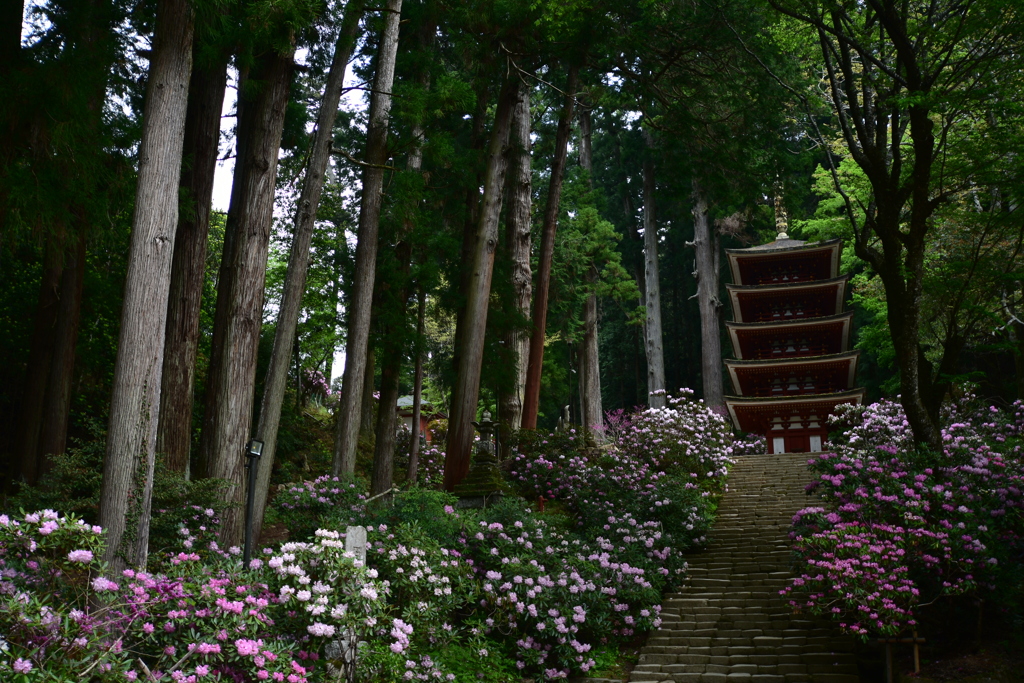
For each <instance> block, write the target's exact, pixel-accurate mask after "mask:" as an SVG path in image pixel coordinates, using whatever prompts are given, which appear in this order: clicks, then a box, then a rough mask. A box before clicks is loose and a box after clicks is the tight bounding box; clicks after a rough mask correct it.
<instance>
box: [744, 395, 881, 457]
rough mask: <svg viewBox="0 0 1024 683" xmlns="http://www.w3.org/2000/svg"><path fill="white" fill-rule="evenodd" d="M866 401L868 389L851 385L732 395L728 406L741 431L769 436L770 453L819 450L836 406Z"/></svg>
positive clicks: (858, 403)
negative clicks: (826, 390) (808, 392)
mask: <svg viewBox="0 0 1024 683" xmlns="http://www.w3.org/2000/svg"><path fill="white" fill-rule="evenodd" d="M863 402H864V389H851V390H849V391H841V392H835V393H831V394H820V395H816V396H788V397H776V398H761V397H753V396H752V397H745V396H729V397H727V398H726V400H725V406H726V408H727V409H728V411H729V416H730V417H732V421H733V424H735V425H736V426H737V427H738V428H739V429H740V430H741V431H744V432H752V433H754V434H763V435H764V436H765V438H766V439H767V440H768V452H769V453H815V452H818V451H820V450H821V447H822V443H824V441H825V439H826V438H827V437H828V416H829V415H831V414H832V413H833V412H835V410H836V407H837V406H840V405H842V404H844V403H853V404H854V405H860V404H861V403H863Z"/></svg>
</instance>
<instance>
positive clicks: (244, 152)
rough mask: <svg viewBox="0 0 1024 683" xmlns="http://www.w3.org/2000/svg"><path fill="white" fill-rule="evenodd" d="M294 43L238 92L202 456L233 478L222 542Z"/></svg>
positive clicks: (251, 375) (237, 466)
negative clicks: (234, 155) (234, 151)
mask: <svg viewBox="0 0 1024 683" xmlns="http://www.w3.org/2000/svg"><path fill="white" fill-rule="evenodd" d="M293 54H294V42H292V43H290V47H289V48H288V49H286V51H285V52H283V53H282V52H278V51H277V50H276V49H270V50H268V51H267V52H266V53H264V54H263V55H260V56H259V57H258V59H257V62H256V64H255V65H254V67H253V69H252V71H251V72H250V73H247V74H243V76H242V78H241V83H240V87H239V92H240V93H242V94H243V95H244V94H245V93H247V92H255V95H254V96H253V97H252V99H244V98H240V99H239V104H238V156H237V158H236V160H235V175H234V179H233V181H232V186H231V205H230V207H229V209H228V219H227V226H226V229H225V237H224V256H223V259H222V261H221V267H220V278H219V282H218V287H217V312H216V317H215V319H214V328H213V342H212V350H211V354H210V370H209V379H208V383H207V389H206V413H205V416H204V423H203V434H202V439H201V441H200V446H199V447H200V457H201V458H202V459H203V460H205V462H206V463H207V467H208V470H207V474H208V476H210V477H215V478H217V479H224V480H226V481H227V482H229V484H230V488H229V489H228V490H227V492H226V493H225V497H226V498H227V500H228V502H231V503H236V504H237V506H236V507H232V508H230V509H228V510H227V511H226V512H225V513H224V515H223V519H222V526H221V532H220V539H221V543H222V544H223V545H225V546H230V545H238V544H239V543H240V542H241V540H242V535H243V531H244V528H243V527H244V522H245V515H244V510H243V507H242V505H241V503H242V501H243V500H244V497H245V488H244V485H243V472H244V460H245V458H244V456H243V454H244V449H245V445H246V442H247V441H248V440H249V437H250V429H251V427H252V408H253V401H254V393H255V389H256V387H255V384H256V355H257V351H258V348H259V341H260V331H261V328H262V324H263V291H264V280H265V277H266V272H267V252H268V249H269V247H270V228H271V224H272V221H273V210H274V188H275V185H276V179H277V158H278V150H279V148H280V146H281V134H282V131H283V129H284V117H285V110H286V108H287V105H288V88H289V85H290V82H291V72H292V58H293Z"/></svg>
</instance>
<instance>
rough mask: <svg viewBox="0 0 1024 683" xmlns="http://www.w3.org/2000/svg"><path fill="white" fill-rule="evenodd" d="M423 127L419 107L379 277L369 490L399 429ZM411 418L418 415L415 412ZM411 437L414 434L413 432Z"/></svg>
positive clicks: (430, 23) (389, 468) (424, 79)
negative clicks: (388, 266)
mask: <svg viewBox="0 0 1024 683" xmlns="http://www.w3.org/2000/svg"><path fill="white" fill-rule="evenodd" d="M436 27H437V22H436V21H435V20H434V17H433V15H432V14H431V15H430V16H428V18H427V20H425V21H423V22H422V23H421V25H420V27H419V30H418V34H419V45H418V46H417V47H420V48H422V49H424V50H429V49H430V47H431V46H432V45H433V43H434V36H435V34H436V33H437V30H436ZM418 80H419V88H420V89H421V91H422V92H426V91H427V90H428V89H429V87H430V70H429V69H427V68H423V69H422V71H421V73H420V76H419V79H418ZM425 132H426V131H425V130H424V127H423V113H422V112H420V111H418V112H416V113H415V114H414V119H413V121H412V130H411V137H412V141H411V143H410V144H411V145H412V146H411V148H410V150H409V157H408V160H407V162H406V171H407V173H408V174H409V176H410V177H411V178H412V181H413V183H414V184H415V187H416V190H415V191H414V192H413V193H412V194H413V196H411V197H406V198H405V201H402V202H400V204H401V208H400V212H401V216H400V228H399V233H398V235H397V237H396V238H395V241H396V244H395V248H394V250H393V254H394V257H395V261H396V262H397V263H396V265H397V266H398V268H397V273H396V277H394V278H393V281H392V282H390V283H388V284H387V286H384V285H385V283H384V282H383V281H381V282H380V285H381V287H380V289H381V293H382V299H384V298H385V297H384V296H383V295H384V294H387V295H389V296H387V297H386V298H387V299H388V301H382V302H381V303H382V305H389V306H390V308H392V314H391V315H389V316H386V322H384V324H383V325H382V327H383V330H382V334H381V337H382V345H383V354H384V358H387V359H388V360H387V362H386V363H384V364H383V365H382V367H381V372H380V402H379V403H378V406H377V432H376V439H375V440H374V445H373V472H372V474H371V476H370V495H377V494H379V493H383V492H385V491H387V490H388V489H390V488H391V486H392V484H393V483H394V471H395V447H396V441H397V434H398V394H399V391H400V389H401V380H402V358H403V356H404V355H405V354H404V351H405V345H406V338H407V334H406V321H405V317H406V312H407V309H408V304H409V297H410V296H412V281H411V280H410V277H409V273H410V271H411V269H412V240H413V235H412V233H413V230H414V229H415V227H416V214H417V209H418V205H419V203H420V198H421V196H422V191H420V190H419V185H420V183H422V181H423V180H424V178H423V176H422V175H421V170H422V168H423V137H424V135H425ZM389 279H391V278H389ZM421 381H422V378H421ZM414 412H415V411H414ZM414 419H418V418H417V417H416V416H415V415H414ZM413 439H414V440H415V439H416V435H415V434H414V435H413Z"/></svg>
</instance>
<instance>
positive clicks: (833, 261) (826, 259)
mask: <svg viewBox="0 0 1024 683" xmlns="http://www.w3.org/2000/svg"><path fill="white" fill-rule="evenodd" d="M842 245H843V241H842V240H841V239H834V240H823V241H821V242H804V241H802V240H794V239H789V238H784V239H777V240H775V241H773V242H769V243H768V244H761V245H758V246H755V247H746V248H744V249H726V250H725V254H726V257H727V258H728V259H729V268H730V270H731V271H732V280H733V282H734V283H736V284H739V285H743V284H747V285H756V284H759V283H758V282H754V281H753V280H754V279H755V278H754V277H753V273H750V272H747V273H746V275H747V278H746V279H747V281H746V282H744V277H743V276H744V271H749V266H750V265H752V264H768V263H772V262H785V261H790V260H793V259H794V258H797V259H799V260H801V261H804V260H806V259H808V258H810V259H811V260H817V259H816V258H815V257H817V258H818V259H820V260H822V261H823V262H822V263H820V264H819V267H818V268H817V269H816V271H815V272H814V273H811V274H810V275H809V276H808V278H807V279H810V280H826V279H831V278H834V277H836V274H837V273H838V272H839V256H840V254H841V252H842ZM804 281H806V280H804Z"/></svg>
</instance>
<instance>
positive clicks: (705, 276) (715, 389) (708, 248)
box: [693, 180, 725, 410]
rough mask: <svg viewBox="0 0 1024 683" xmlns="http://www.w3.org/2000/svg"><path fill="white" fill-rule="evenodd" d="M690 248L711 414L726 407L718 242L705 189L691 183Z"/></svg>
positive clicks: (707, 397) (706, 394)
mask: <svg viewBox="0 0 1024 683" xmlns="http://www.w3.org/2000/svg"><path fill="white" fill-rule="evenodd" d="M693 248H694V250H695V251H696V252H697V259H696V267H695V270H694V272H693V274H694V276H695V277H696V278H697V294H696V297H697V304H698V305H699V307H700V345H701V376H702V378H703V380H704V404H705V405H706V406H708V407H709V408H711V409H713V410H721V409H722V407H723V406H724V405H725V399H724V397H723V393H722V341H721V332H720V331H719V327H720V324H719V320H718V310H719V309H720V308H721V306H722V302H721V301H719V299H718V275H719V273H718V258H717V255H718V254H717V252H718V240H717V239H716V236H713V235H712V233H711V226H710V224H709V220H708V200H707V195H706V193H705V192H704V188H702V187H701V186H700V183H699V182H697V181H696V180H694V181H693Z"/></svg>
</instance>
